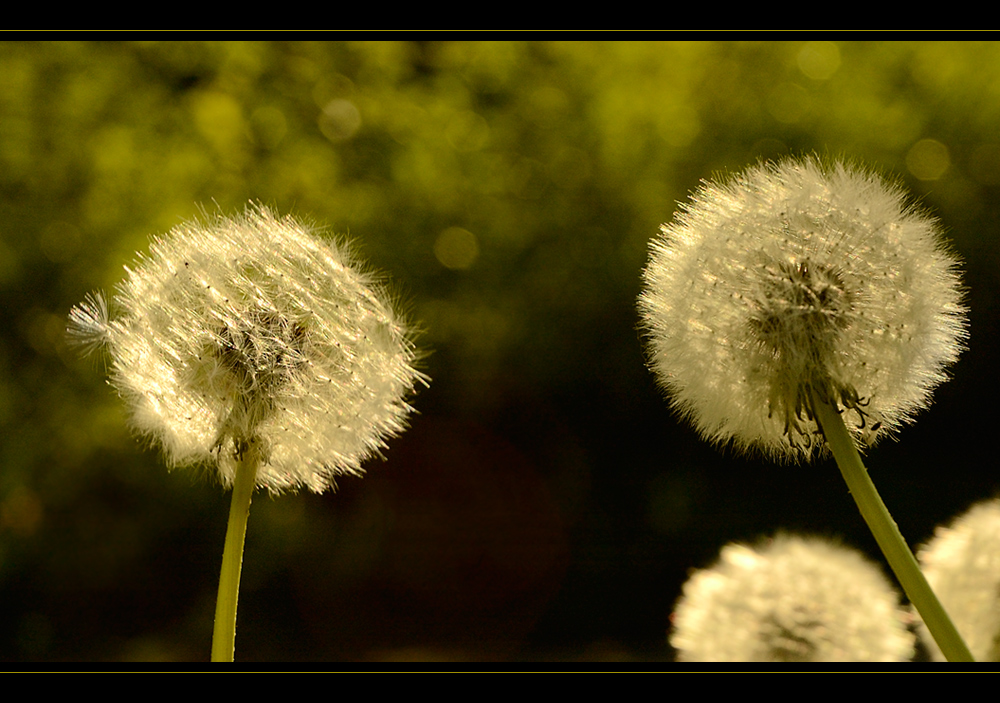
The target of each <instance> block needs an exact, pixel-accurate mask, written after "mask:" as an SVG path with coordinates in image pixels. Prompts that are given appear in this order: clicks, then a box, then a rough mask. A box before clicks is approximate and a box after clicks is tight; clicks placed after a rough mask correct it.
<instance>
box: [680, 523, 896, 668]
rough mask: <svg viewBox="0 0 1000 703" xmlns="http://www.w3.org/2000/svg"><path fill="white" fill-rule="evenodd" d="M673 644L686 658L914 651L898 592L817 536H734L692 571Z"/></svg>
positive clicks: (882, 655)
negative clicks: (740, 539)
mask: <svg viewBox="0 0 1000 703" xmlns="http://www.w3.org/2000/svg"><path fill="white" fill-rule="evenodd" d="M672 622H673V631H672V632H671V636H670V642H671V644H672V645H673V646H674V647H675V648H676V649H677V651H678V660H680V661H688V662H696V661H697V662H710V661H714V662H862V661H874V662H893V661H906V660H908V659H909V658H910V657H912V655H913V642H914V638H913V635H911V634H910V633H909V631H908V630H907V629H906V625H905V613H904V612H903V611H902V610H901V609H900V607H899V596H898V595H897V593H896V592H895V590H894V589H893V587H892V586H891V585H890V584H889V582H888V581H887V580H886V578H885V576H883V575H882V573H881V571H880V570H879V569H878V567H876V566H875V565H874V564H872V563H871V562H869V561H868V560H867V559H865V558H864V557H862V556H861V554H859V553H858V552H856V551H854V550H852V549H848V548H847V547H843V546H841V545H838V544H835V543H833V542H829V541H827V540H824V539H820V538H817V537H799V536H794V535H779V536H777V537H775V538H774V539H772V540H767V541H765V542H764V543H762V544H761V545H759V546H756V547H751V546H748V545H744V544H736V543H734V544H728V545H726V546H725V547H723V548H722V551H721V553H720V555H719V560H718V562H717V563H716V564H715V565H714V566H712V567H710V568H708V569H703V570H700V571H696V572H694V573H693V574H692V575H691V577H690V579H688V581H687V583H685V584H684V590H683V595H682V596H681V599H680V600H679V601H678V603H677V606H676V608H675V610H674V614H673V617H672Z"/></svg>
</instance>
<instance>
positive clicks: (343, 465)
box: [70, 206, 425, 493]
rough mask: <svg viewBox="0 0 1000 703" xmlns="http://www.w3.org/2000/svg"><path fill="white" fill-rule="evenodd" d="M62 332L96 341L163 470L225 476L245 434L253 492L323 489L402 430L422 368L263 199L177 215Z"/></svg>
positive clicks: (316, 243)
mask: <svg viewBox="0 0 1000 703" xmlns="http://www.w3.org/2000/svg"><path fill="white" fill-rule="evenodd" d="M126 271H127V273H128V275H127V277H126V278H125V280H124V281H123V282H122V283H121V284H120V285H119V287H118V290H117V294H116V295H115V298H114V303H115V306H114V307H115V308H116V309H117V310H119V311H120V313H121V314H120V315H119V316H118V317H116V318H114V319H108V314H107V308H106V306H105V305H104V301H103V299H102V298H88V300H86V301H85V302H84V303H83V304H81V305H80V306H77V307H76V308H74V310H73V311H72V312H71V313H70V328H71V330H75V332H76V334H77V336H79V337H81V338H82V339H84V340H91V341H93V340H97V341H98V342H100V343H103V344H104V345H106V347H107V350H108V353H109V355H110V359H111V379H110V383H111V384H112V385H113V386H114V387H115V388H116V389H117V390H118V392H119V393H120V395H121V396H122V397H123V398H125V399H126V401H127V402H128V404H129V406H130V411H131V422H132V424H133V426H134V427H135V429H136V430H137V431H138V432H140V433H141V434H143V435H145V436H147V437H149V438H150V439H152V440H153V441H154V442H156V443H158V444H159V445H161V446H162V448H163V450H164V453H165V455H166V457H167V460H168V463H169V464H170V465H171V466H181V465H191V464H201V463H212V464H213V465H214V466H216V467H217V469H218V475H219V477H220V479H221V481H222V483H223V484H224V485H226V486H229V485H231V484H232V481H233V478H234V475H235V469H236V463H237V460H238V457H239V455H240V453H241V452H242V451H244V450H245V449H246V448H247V447H248V446H249V445H250V444H251V443H253V444H254V445H255V446H256V447H258V448H259V450H260V452H261V455H262V457H263V465H262V466H261V467H260V470H259V472H258V477H257V483H258V486H259V487H262V488H267V489H269V490H270V491H271V492H274V493H279V492H282V491H285V490H296V489H299V488H301V487H307V488H309V489H310V490H312V491H314V492H317V493H319V492H322V491H324V490H326V489H327V488H330V487H332V486H333V483H334V479H335V477H336V476H337V475H340V474H360V473H361V471H362V470H361V463H362V462H363V461H364V460H365V459H367V458H369V457H370V456H372V455H373V454H377V453H378V452H379V450H380V449H381V448H382V447H383V446H384V440H385V438H387V437H390V436H393V435H396V434H398V433H399V432H401V431H402V430H403V429H404V427H405V420H406V417H407V415H408V414H409V413H410V412H411V408H410V406H409V405H408V404H407V403H406V400H405V399H406V397H407V396H408V394H409V393H410V392H411V391H412V390H413V389H414V386H415V385H416V384H417V383H418V382H424V381H425V378H424V376H423V375H422V374H421V373H419V372H418V371H416V370H415V369H414V367H413V364H414V360H415V351H414V346H413V344H412V342H411V340H410V336H409V332H408V330H407V328H406V325H405V324H404V322H403V321H402V320H401V319H400V318H399V317H397V315H396V314H395V313H394V312H393V310H392V308H391V307H390V306H389V305H388V304H387V302H386V301H385V300H384V295H383V294H382V293H381V291H380V290H379V289H378V288H377V287H376V286H374V284H373V281H372V279H371V278H370V277H369V276H367V275H365V274H364V273H362V272H360V271H358V270H357V269H356V268H353V267H352V266H351V265H350V262H349V261H348V260H347V259H346V257H345V254H344V253H343V252H342V251H341V250H340V249H339V248H338V247H337V246H335V245H334V244H332V243H329V242H325V241H322V240H320V239H319V238H317V237H316V236H315V235H314V234H313V233H312V232H311V231H310V230H309V228H307V227H306V226H304V225H303V224H301V223H299V222H298V221H296V220H295V219H293V218H291V217H284V218H280V219H279V218H278V217H276V216H275V215H274V214H273V213H272V212H271V211H270V210H268V209H267V208H265V207H263V206H251V207H249V208H248V209H247V210H246V212H245V213H244V214H243V215H242V216H239V217H235V218H231V219H230V218H225V217H221V216H219V217H216V218H214V219H213V220H211V221H209V222H208V223H206V224H203V223H198V222H193V223H187V224H184V225H180V226H178V227H176V228H174V229H173V230H171V232H170V233H169V234H167V235H166V236H163V237H160V238H155V239H154V240H153V242H152V244H151V246H150V251H149V254H148V255H147V256H140V258H139V260H138V261H137V263H136V264H135V265H134V266H133V267H131V268H129V267H126Z"/></svg>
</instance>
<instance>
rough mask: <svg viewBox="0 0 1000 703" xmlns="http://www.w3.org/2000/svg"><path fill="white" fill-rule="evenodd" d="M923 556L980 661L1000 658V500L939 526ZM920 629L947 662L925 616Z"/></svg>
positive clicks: (933, 582)
mask: <svg viewBox="0 0 1000 703" xmlns="http://www.w3.org/2000/svg"><path fill="white" fill-rule="evenodd" d="M917 558H918V559H919V561H920V566H921V570H922V571H923V572H924V576H926V578H927V582H928V583H929V584H930V586H931V588H932V589H934V592H935V593H936V594H937V596H938V599H939V600H940V601H941V605H942V606H944V609H945V610H946V611H947V612H948V615H949V616H950V617H951V619H952V622H954V623H955V627H956V628H957V629H958V632H959V634H961V635H962V638H963V639H964V640H965V642H966V644H968V645H969V651H971V652H972V656H973V657H975V659H976V661H983V662H997V661H1000V500H988V501H984V502H982V503H978V504H976V505H974V506H972V507H971V508H970V509H969V510H968V511H966V512H965V513H964V514H962V515H960V516H959V517H957V518H956V519H955V520H954V521H953V522H952V523H951V524H949V525H945V526H941V527H938V528H937V529H936V530H935V531H934V537H933V538H932V539H931V540H930V541H929V542H928V543H927V544H925V545H924V546H923V547H921V548H920V549H919V550H918V552H917ZM920 631H921V635H922V639H923V641H924V643H925V644H926V645H927V647H928V649H929V650H930V651H931V654H932V656H934V658H935V659H937V660H938V661H945V657H944V655H943V654H942V653H941V650H940V648H938V646H937V644H936V643H935V642H934V638H933V637H931V636H930V632H929V631H928V630H927V627H926V626H925V625H924V623H923V621H920Z"/></svg>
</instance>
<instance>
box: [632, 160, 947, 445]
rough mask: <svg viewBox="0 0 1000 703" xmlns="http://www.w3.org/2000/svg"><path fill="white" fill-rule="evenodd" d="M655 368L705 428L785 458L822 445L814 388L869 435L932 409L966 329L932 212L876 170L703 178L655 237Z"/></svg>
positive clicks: (865, 440) (775, 169)
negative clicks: (915, 205)
mask: <svg viewBox="0 0 1000 703" xmlns="http://www.w3.org/2000/svg"><path fill="white" fill-rule="evenodd" d="M643 281H644V290H643V292H642V294H641V296H640V298H639V310H640V314H641V318H642V325H643V327H644V329H645V332H646V334H647V336H648V338H649V358H650V366H651V367H652V368H653V370H654V371H655V372H656V374H657V375H658V377H659V380H660V382H661V383H662V385H663V386H664V388H665V389H666V390H667V392H668V393H669V394H670V397H671V400H672V403H673V406H674V408H675V409H676V410H677V411H678V412H679V413H680V414H681V415H682V416H684V417H686V418H689V419H690V420H691V421H692V422H693V423H694V425H695V426H696V427H697V429H698V431H699V432H700V433H701V434H702V436H704V437H705V438H706V439H708V440H710V441H713V442H717V443H732V444H733V445H734V446H736V447H737V448H738V449H742V450H757V451H760V452H762V453H764V454H767V455H769V456H771V457H773V458H778V459H796V460H798V459H809V458H811V457H812V456H814V455H815V453H816V451H817V450H818V449H820V448H821V447H823V446H824V445H823V443H821V442H817V441H815V439H814V438H815V437H816V436H818V431H819V428H818V426H817V423H816V421H815V420H814V419H813V417H812V412H811V408H810V403H809V400H808V399H809V389H810V388H815V389H816V390H818V391H820V392H823V393H826V394H828V397H830V398H831V400H832V401H833V402H835V403H836V404H837V406H838V407H839V408H841V409H843V410H845V411H846V417H847V418H848V427H849V428H850V430H851V432H852V434H853V435H854V438H855V440H856V441H857V442H858V443H859V444H860V445H861V446H866V445H871V444H874V443H875V442H876V441H877V440H878V439H879V438H880V437H882V436H883V435H885V434H887V433H892V432H895V431H896V430H898V429H899V428H900V427H901V426H902V425H903V424H904V423H906V422H909V421H911V420H912V418H913V416H914V415H915V413H916V412H917V411H919V410H920V409H922V408H924V407H926V406H927V405H928V404H929V401H930V395H931V391H932V390H933V389H934V387H935V386H937V385H938V384H939V383H941V382H942V381H943V380H944V379H945V378H946V376H945V369H946V367H947V366H948V365H950V364H951V363H953V362H954V361H955V360H956V359H957V357H958V354H959V351H960V350H961V348H962V343H963V341H964V339H965V337H966V318H965V309H964V307H963V305H962V294H961V289H960V281H959V276H958V272H957V262H956V260H955V259H954V257H953V256H951V255H950V254H949V253H948V252H947V251H946V250H945V248H944V245H943V244H942V241H941V236H940V233H939V230H938V226H937V223H936V221H935V220H934V219H932V218H930V217H929V216H927V215H925V214H923V213H922V212H920V211H918V210H916V209H914V208H913V207H912V206H910V205H909V204H908V203H907V201H906V198H905V196H904V194H903V192H902V191H901V190H900V189H899V188H897V187H895V186H891V185H888V184H886V183H885V182H884V181H882V180H881V179H880V178H879V177H877V176H876V175H874V174H872V173H869V172H866V171H863V170H860V169H856V168H853V167H850V166H846V165H844V164H834V165H833V166H831V167H829V168H826V167H823V166H821V165H820V164H819V163H818V162H817V161H815V160H813V159H806V160H792V159H788V160H785V161H782V162H780V163H777V164H765V165H760V166H756V167H753V168H750V169H749V170H747V171H746V172H745V173H743V174H741V175H739V176H737V177H735V178H733V179H731V180H729V181H727V182H722V183H712V182H705V183H704V184H703V185H702V187H701V188H700V189H699V190H698V191H697V193H695V194H694V196H693V197H692V198H691V201H690V202H689V203H687V204H686V205H684V206H683V207H682V210H681V211H680V212H679V213H678V214H677V216H676V217H675V219H674V221H673V222H672V223H671V224H669V225H664V226H663V228H662V236H660V237H659V238H657V239H655V240H654V241H653V242H652V244H651V252H650V258H649V263H648V265H647V266H646V269H645V271H644V273H643Z"/></svg>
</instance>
